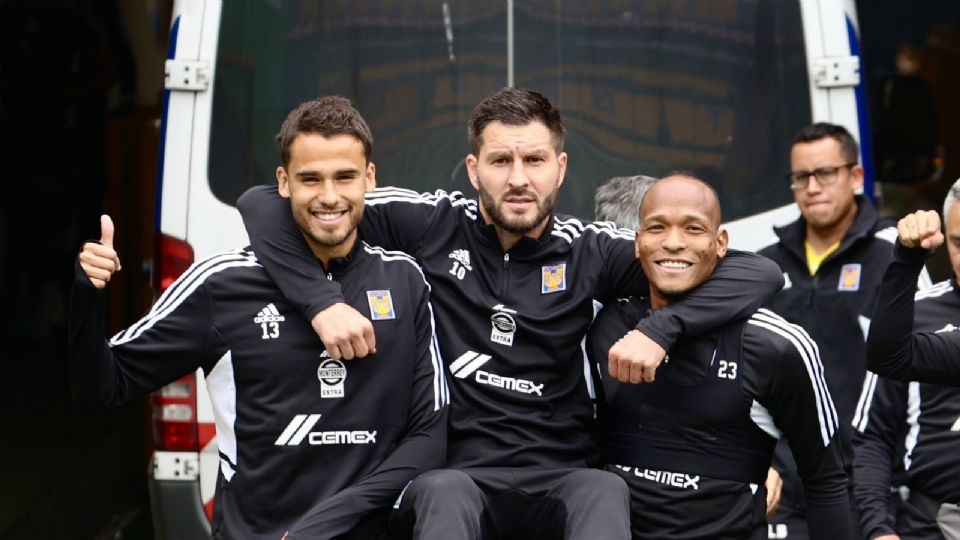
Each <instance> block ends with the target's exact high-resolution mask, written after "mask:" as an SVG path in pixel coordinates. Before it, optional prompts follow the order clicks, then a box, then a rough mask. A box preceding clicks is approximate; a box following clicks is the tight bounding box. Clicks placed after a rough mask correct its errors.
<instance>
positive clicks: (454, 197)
mask: <svg viewBox="0 0 960 540" xmlns="http://www.w3.org/2000/svg"><path fill="white" fill-rule="evenodd" d="M390 203H407V204H416V205H425V206H433V207H436V208H438V209H457V210H461V211H463V212H465V213H467V214H473V215H474V216H475V215H476V213H477V201H476V199H471V198H468V197H465V196H464V195H463V193H461V192H459V191H450V192H447V191H445V190H442V189H438V190H435V191H433V192H418V191H414V190H412V189H407V188H401V187H395V186H385V187H378V188H376V189H374V190H373V191H371V192H368V193H367V195H366V204H367V206H382V205H386V204H390Z"/></svg>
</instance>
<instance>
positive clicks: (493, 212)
mask: <svg viewBox="0 0 960 540" xmlns="http://www.w3.org/2000/svg"><path fill="white" fill-rule="evenodd" d="M559 192H560V190H559V188H558V189H554V190H553V192H552V193H550V195H547V197H546V198H545V199H544V200H543V206H541V207H540V211H539V212H537V215H536V217H534V219H533V223H532V224H530V225H516V224H511V223H507V222H506V220H504V219H503V216H502V215H501V213H500V209H499V208H498V207H497V204H496V202H495V201H494V200H493V197H491V196H490V194H489V193H487V192H486V191H484V190H480V204H481V205H483V209H484V210H486V211H487V216H489V218H490V221H491V222H492V224H493V225H494V226H496V227H497V228H500V229H503V230H504V231H506V232H508V233H511V234H520V235H525V234H527V233H528V232H530V231H532V230H534V229H536V228H537V227H538V226H539V225H540V224H541V223H543V221H544V220H545V219H547V218H548V217H549V216H550V214H552V213H553V210H554V209H555V208H556V207H557V196H558V194H559Z"/></svg>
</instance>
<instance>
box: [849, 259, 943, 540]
mask: <svg viewBox="0 0 960 540" xmlns="http://www.w3.org/2000/svg"><path fill="white" fill-rule="evenodd" d="M955 270H960V269H955ZM958 321H960V288H958V287H957V281H956V279H955V278H953V279H950V280H948V281H943V282H941V283H938V284H936V285H934V286H932V287H929V288H927V289H924V290H923V291H920V292H918V293H917V295H916V313H915V317H914V325H913V326H914V330H913V331H914V332H937V331H944V330H946V331H950V330H949V329H950V328H953V327H954V326H955V325H956V324H957V323H958ZM861 399H862V400H863V403H864V406H863V408H862V413H861V415H859V416H858V417H855V418H854V424H853V427H854V429H855V431H854V435H853V449H854V458H853V468H854V475H855V477H856V479H857V481H856V483H855V484H854V494H855V496H856V502H857V509H858V511H859V513H860V524H861V530H862V532H863V535H864V538H866V539H867V540H874V539H875V538H878V537H881V536H883V535H892V534H896V535H898V536H899V537H900V538H901V539H902V540H939V539H942V538H943V534H942V533H941V531H940V528H939V527H938V525H937V514H938V513H939V510H940V506H941V504H943V503H953V504H956V503H957V502H960V474H958V473H957V471H958V470H960V452H958V451H957V450H958V449H960V425H958V423H957V421H958V419H960V388H956V387H949V386H939V385H935V384H926V383H917V382H909V383H908V382H901V381H895V380H892V379H885V378H882V377H878V376H877V375H874V374H870V375H869V384H867V385H865V387H864V395H863V396H862V397H861ZM904 450H905V455H904ZM901 456H902V461H903V465H902V466H903V468H904V469H905V471H906V479H905V481H904V485H905V486H906V487H907V488H909V497H908V500H907V501H906V502H904V503H903V504H901V505H899V508H898V509H897V511H896V512H895V513H893V514H891V512H890V511H889V508H888V502H889V495H890V491H891V487H895V485H894V484H892V483H891V475H892V473H893V471H894V470H895V469H897V468H898V467H896V465H897V463H896V462H897V460H898V459H900V458H901Z"/></svg>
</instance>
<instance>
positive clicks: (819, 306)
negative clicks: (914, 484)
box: [760, 124, 929, 539]
mask: <svg viewBox="0 0 960 540" xmlns="http://www.w3.org/2000/svg"><path fill="white" fill-rule="evenodd" d="M857 156H858V152H857V146H856V142H855V141H854V140H853V137H852V136H851V135H850V134H849V133H848V132H847V131H846V129H844V128H843V127H841V126H834V125H830V124H814V125H813V126H809V127H807V128H804V129H803V130H801V131H800V132H799V133H798V134H797V136H796V138H795V139H794V144H793V147H792V148H791V155H790V158H791V159H790V161H791V170H792V171H794V172H792V173H791V174H790V175H788V176H789V177H790V181H791V182H792V184H791V186H792V189H793V191H794V198H795V199H796V203H797V206H798V208H799V209H800V213H801V217H800V218H799V219H797V220H796V221H794V222H793V223H790V224H788V225H785V226H783V227H777V228H775V229H774V231H775V232H776V234H777V236H778V237H779V241H778V242H777V243H775V244H772V245H770V246H768V247H766V248H764V249H762V250H760V254H761V255H765V256H767V257H769V258H770V259H773V261H774V262H776V263H777V264H778V265H779V266H780V268H781V269H782V271H783V274H784V280H785V281H786V284H785V285H784V288H783V290H782V291H780V292H779V293H778V294H776V295H775V296H774V297H773V298H772V299H771V300H770V302H768V303H767V307H769V308H770V309H771V310H773V311H774V312H776V313H778V314H779V315H781V316H783V317H784V318H785V319H787V320H788V321H790V322H791V323H794V324H798V325H800V326H802V327H803V328H804V329H805V330H806V331H807V332H809V333H810V335H811V336H812V337H813V339H814V340H815V341H816V343H817V345H818V346H819V348H820V358H821V360H822V361H823V365H824V368H825V370H826V380H827V385H828V386H829V388H830V393H831V394H832V395H833V399H834V403H835V404H836V407H837V415H838V417H839V419H840V439H841V445H842V448H843V450H844V457H845V459H846V461H847V466H848V467H849V463H850V461H851V458H852V452H851V447H850V423H851V421H852V420H853V416H854V414H855V412H856V409H857V402H858V400H859V397H860V393H861V390H862V387H863V383H864V376H865V374H866V360H865V357H864V352H865V349H864V339H865V338H866V336H867V333H868V329H869V327H870V313H871V310H872V309H873V306H874V304H875V302H876V294H877V288H878V286H879V283H880V278H881V276H882V273H883V270H884V268H886V265H887V263H888V262H889V261H890V260H891V257H892V251H893V250H892V243H893V240H894V237H895V236H896V231H895V230H894V229H893V227H892V226H890V225H892V224H887V223H885V222H884V221H881V220H880V219H879V217H878V215H877V212H876V209H875V208H874V207H873V205H872V204H871V203H870V201H869V200H867V199H866V197H864V196H862V195H855V194H854V193H855V191H856V190H857V189H858V188H859V187H861V186H862V184H863V168H862V167H860V166H859V165H857V164H856V162H857ZM925 284H929V279H927V280H926V281H925ZM774 467H775V468H777V469H779V470H780V471H781V474H782V475H783V495H782V498H781V501H780V509H779V510H778V511H777V512H776V514H775V515H774V516H773V517H772V518H771V520H770V521H771V523H772V524H773V525H772V531H771V532H772V536H771V537H772V538H791V539H802V538H804V537H805V536H806V533H805V532H804V528H805V524H806V521H807V520H806V519H805V518H804V514H805V510H804V502H803V498H804V497H803V491H802V489H801V486H800V483H799V482H798V478H797V474H796V466H795V464H794V463H793V461H792V459H791V456H790V452H789V451H788V449H787V448H786V447H785V443H781V444H780V445H779V448H778V449H777V457H776V459H775V461H774ZM849 472H850V471H849V470H848V473H849Z"/></svg>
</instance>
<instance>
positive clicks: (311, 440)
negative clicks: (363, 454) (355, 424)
mask: <svg viewBox="0 0 960 540" xmlns="http://www.w3.org/2000/svg"><path fill="white" fill-rule="evenodd" d="M319 420H320V415H319V414H298V415H296V416H294V417H293V420H291V421H290V423H289V424H287V427H286V429H284V430H283V433H281V434H280V436H279V437H277V440H276V441H275V442H274V443H273V444H274V445H275V446H299V445H300V443H302V442H303V440H304V439H306V440H307V444H310V445H313V446H321V445H329V444H376V443H377V432H376V431H310V430H311V429H313V426H315V425H317V422H318V421H319Z"/></svg>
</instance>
